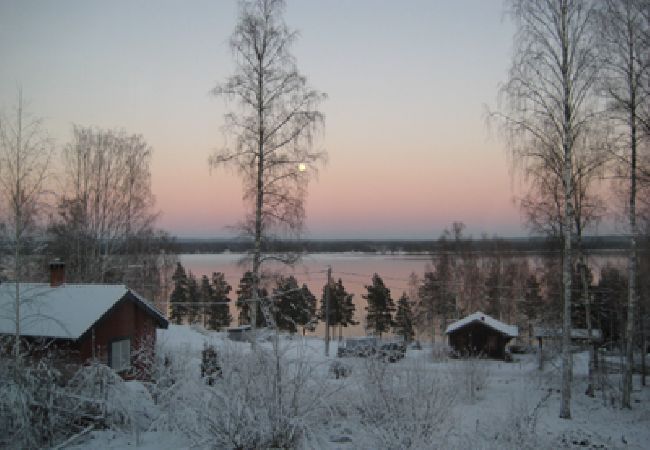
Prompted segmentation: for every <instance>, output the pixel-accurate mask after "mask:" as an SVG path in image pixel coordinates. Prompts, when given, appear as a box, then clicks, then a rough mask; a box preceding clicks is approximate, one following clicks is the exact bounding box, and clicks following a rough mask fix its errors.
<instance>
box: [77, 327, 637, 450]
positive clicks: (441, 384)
mask: <svg viewBox="0 0 650 450" xmlns="http://www.w3.org/2000/svg"><path fill="white" fill-rule="evenodd" d="M158 341H159V344H160V351H163V352H164V353H165V354H166V355H173V356H174V357H175V358H177V359H178V361H179V370H183V371H184V372H182V374H183V376H182V377H181V378H180V379H178V380H177V383H176V386H177V389H179V390H177V391H175V392H174V390H173V389H174V388H173V387H172V388H168V389H166V390H165V391H164V392H163V396H162V397H158V402H157V404H156V405H152V404H151V403H150V402H149V401H147V402H146V408H144V409H146V411H147V414H148V415H155V414H156V411H155V410H156V408H158V414H160V416H159V420H158V422H155V421H154V423H158V425H157V426H154V427H151V428H147V427H146V426H145V425H144V424H142V429H141V432H140V433H138V434H137V435H136V433H134V432H133V431H129V430H124V429H122V430H106V431H94V432H92V433H91V434H90V435H89V436H86V437H84V438H82V439H81V440H80V441H79V442H76V443H75V446H73V447H70V448H74V449H76V450H84V449H95V448H107V449H118V448H142V449H145V450H148V449H153V448H156V449H163V450H165V449H171V448H175V449H176V448H196V449H204V448H205V449H207V448H214V447H215V446H216V447H217V448H230V447H232V445H230V446H228V445H225V444H221V445H219V444H218V443H217V441H215V440H214V439H213V438H210V437H209V436H210V434H209V433H208V434H206V435H202V434H201V433H203V432H204V429H203V428H202V425H201V424H202V423H204V421H206V420H208V421H210V420H212V421H211V422H208V423H210V424H212V425H214V426H218V427H233V426H236V427H241V429H240V433H244V435H243V436H242V435H241V434H239V435H236V436H235V437H236V438H238V439H239V438H243V437H250V436H248V435H247V433H248V434H250V433H252V431H250V430H258V429H259V430H263V429H265V427H266V426H267V425H269V423H271V424H272V421H271V422H268V423H267V421H268V420H269V419H270V418H271V417H270V416H267V415H266V413H262V414H261V415H260V414H257V415H254V416H249V414H250V411H251V410H250V409H247V402H256V401H259V398H258V397H256V395H261V394H264V393H265V392H267V393H268V392H270V390H271V386H272V384H264V385H261V386H260V385H256V384H250V383H251V382H252V381H253V380H258V382H259V381H260V380H262V381H264V380H266V381H268V373H267V372H269V371H270V370H272V368H273V364H274V363H273V360H272V359H273V354H274V353H273V346H272V340H268V339H266V340H262V341H260V342H259V345H258V347H259V352H261V355H266V356H263V357H262V359H259V358H257V359H256V357H255V353H253V352H252V350H251V346H250V344H247V343H242V342H234V341H231V340H229V339H228V338H227V335H226V333H225V332H219V333H215V332H210V331H206V330H203V329H202V328H201V327H189V326H178V325H170V327H169V329H167V330H158ZM279 343H280V346H279V354H280V355H281V358H282V361H283V363H284V364H285V365H287V366H289V365H291V367H293V368H294V369H295V370H288V372H287V373H286V374H285V376H294V375H295V376H298V377H302V378H301V379H303V381H304V382H305V384H304V385H301V386H302V388H300V389H298V388H296V386H298V385H297V384H295V385H293V384H291V383H288V384H286V385H285V388H287V389H292V386H293V388H295V391H291V392H292V396H291V398H295V399H299V402H300V404H299V405H296V408H298V409H297V410H296V411H297V414H298V416H292V415H291V414H293V413H291V411H292V409H291V408H290V409H287V414H288V415H289V416H288V418H287V420H290V419H291V417H299V419H300V420H299V421H298V422H288V423H292V424H293V425H296V424H297V426H300V427H303V428H301V429H302V430H303V431H304V432H305V434H304V440H303V442H302V445H301V446H299V447H298V448H318V449H321V448H322V449H370V448H407V447H409V446H410V447H411V448H494V449H497V448H499V449H502V448H505V449H509V448H510V449H515V448H516V449H526V448H612V449H617V448H621V449H623V448H626V449H642V448H647V443H648V442H650V408H649V406H648V405H650V389H649V388H647V387H641V386H640V385H639V384H638V383H637V384H635V389H634V391H633V393H632V398H633V408H632V409H631V410H621V409H620V408H619V406H618V403H617V401H616V398H617V395H618V392H619V391H618V383H619V375H618V374H608V375H607V380H606V383H605V385H606V386H608V387H607V389H606V390H603V392H602V393H601V392H600V391H599V390H597V391H596V396H595V397H593V398H592V397H588V396H586V395H585V394H584V392H585V387H586V381H587V367H588V364H587V358H588V356H587V353H586V352H583V353H577V354H575V355H574V378H573V389H572V404H571V406H572V419H571V420H565V419H560V418H559V417H558V416H559V408H560V392H559V387H560V370H559V363H558V361H557V360H554V359H553V358H550V360H549V361H548V363H547V364H546V366H545V370H543V371H540V370H538V368H537V359H536V358H537V357H536V355H534V354H524V355H515V358H516V359H515V361H514V362H512V363H505V362H502V361H496V360H462V359H461V360H448V359H444V358H443V359H436V360H434V359H433V358H432V356H431V354H432V353H431V348H427V347H426V346H425V347H424V348H423V350H408V352H407V355H406V358H404V359H402V360H401V361H399V362H397V363H393V364H389V363H384V362H381V361H378V360H375V359H372V358H355V357H350V358H336V357H335V356H334V355H336V347H337V342H336V341H334V342H332V343H331V346H330V355H332V356H330V357H326V356H325V355H324V342H323V340H322V339H320V338H315V337H308V338H303V337H301V336H289V335H286V334H281V335H280V336H279ZM204 345H214V346H215V347H216V348H217V349H218V354H219V356H220V358H221V360H222V361H223V362H222V365H223V369H224V375H223V378H220V379H218V380H217V381H216V382H215V386H206V385H205V384H204V383H203V382H202V380H201V379H200V377H199V375H198V374H199V367H198V366H199V365H200V355H201V350H202V349H203V348H204ZM265 358H271V361H269V362H270V363H271V365H268V363H264V362H263V361H264V359H265ZM255 361H258V362H255ZM335 362H339V363H341V364H345V365H346V367H348V368H349V369H350V374H349V376H348V377H344V378H341V379H336V378H334V377H333V376H332V375H331V374H330V373H329V368H330V367H331V364H332V363H335ZM229 364H235V365H236V367H227V366H228V365H229ZM265 364H267V365H265ZM242 376H243V377H244V378H243V379H244V380H247V381H248V382H249V384H248V385H247V387H245V388H244V387H240V386H239V385H238V384H237V383H238V380H240V377H242ZM232 377H234V378H232ZM256 377H257V378H256ZM265 377H267V378H265ZM635 381H638V378H637V379H635ZM220 383H222V384H223V387H224V388H226V391H222V390H221V389H222V388H221V387H220ZM469 386H471V387H472V388H471V389H470V388H469ZM238 389H239V390H238ZM130 390H131V391H132V392H134V396H136V397H138V398H145V397H146V392H144V389H143V385H141V384H132V385H131V386H130ZM170 394H173V395H171V396H170ZM287 394H288V393H287ZM165 395H166V397H165ZM269 395H270V394H269ZM154 398H156V396H154ZM269 398H272V397H269ZM165 399H167V400H165ZM385 400H389V402H388V403H384V401H385ZM166 401H167V403H165V402H166ZM612 401H613V402H614V403H612ZM138 403H143V402H138ZM219 405H221V406H219ZM261 405H262V406H260V407H269V408H270V409H269V410H268V411H272V408H273V405H266V404H261ZM387 405H392V406H390V408H389V407H388V406H387ZM418 405H420V406H423V405H426V406H430V405H433V406H434V407H433V410H427V409H426V408H420V407H418ZM321 407H322V408H321ZM166 408H167V409H166ZM292 408H293V407H292ZM141 409H143V408H141ZM165 411H167V412H165ZM265 411H266V410H265ZM164 414H172V415H171V416H169V417H168V419H169V420H171V422H164V421H161V419H160V417H162V416H163V415H164ZM386 414H387V415H386ZM427 418H429V419H431V420H430V421H429V422H428V423H429V424H433V425H434V427H433V428H430V427H429V426H426V427H421V426H420V424H421V423H423V422H424V420H425V419H427ZM247 420H250V421H251V422H247ZM238 421H239V422H238ZM184 422H186V423H184ZM165 423H172V424H173V426H174V427H176V428H175V429H174V430H172V429H165V426H163V425H164V424H165ZM247 426H249V427H253V428H246V427H247ZM228 429H230V430H231V431H232V429H231V428H228ZM236 429H239V428H236ZM183 430H184V431H183ZM188 430H189V431H188ZM224 430H225V431H227V429H226V428H224ZM246 430H249V431H246ZM259 430H258V431H259ZM213 431H214V430H213ZM259 432H261V431H259ZM431 433H433V434H431ZM251 436H252V435H251ZM206 439H207V440H206ZM210 439H212V440H210Z"/></svg>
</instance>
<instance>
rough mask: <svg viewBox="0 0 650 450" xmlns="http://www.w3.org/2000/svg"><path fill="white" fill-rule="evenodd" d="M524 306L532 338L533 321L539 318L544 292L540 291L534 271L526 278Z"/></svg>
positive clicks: (529, 334) (529, 333)
mask: <svg viewBox="0 0 650 450" xmlns="http://www.w3.org/2000/svg"><path fill="white" fill-rule="evenodd" d="M522 307H523V308H522V309H523V312H524V314H525V315H526V319H527V321H528V336H529V337H530V338H532V337H533V330H532V323H533V322H534V321H535V320H537V318H538V316H539V313H540V311H541V308H542V294H541V292H540V287H539V282H538V281H537V276H536V275H535V274H534V273H532V274H530V275H529V276H528V278H526V290H525V293H524V303H523V305H522Z"/></svg>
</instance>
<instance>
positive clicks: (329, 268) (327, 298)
mask: <svg viewBox="0 0 650 450" xmlns="http://www.w3.org/2000/svg"><path fill="white" fill-rule="evenodd" d="M330 289H332V266H327V289H325V356H329V355H330Z"/></svg>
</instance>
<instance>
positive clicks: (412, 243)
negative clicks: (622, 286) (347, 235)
mask: <svg viewBox="0 0 650 450" xmlns="http://www.w3.org/2000/svg"><path fill="white" fill-rule="evenodd" d="M582 240H583V248H584V249H585V251H587V252H589V253H594V252H598V253H601V252H605V253H610V252H611V253H619V252H620V253H622V252H625V251H626V250H627V248H628V245H629V237H627V236H625V235H609V236H585V237H583V239H582ZM166 247H169V248H168V249H167V250H169V251H171V252H173V253H177V254H189V253H246V252H249V251H251V250H252V249H253V242H252V240H246V239H240V238H236V239H235V238H233V239H224V238H181V237H179V238H174V239H173V240H172V241H171V242H168V243H167V245H166ZM560 250H561V241H559V240H551V239H548V238H544V237H525V238H486V239H462V240H458V241H455V240H451V239H447V240H440V239H435V240H434V239H431V240H425V239H305V240H278V241H273V242H270V243H267V244H266V247H265V249H264V251H265V252H295V253H359V254H396V255H426V254H429V253H441V252H467V253H481V254H486V253H488V254H489V253H492V252H498V253H506V254H507V253H514V254H522V253H535V254H540V253H555V252H558V251H560ZM641 251H643V250H641Z"/></svg>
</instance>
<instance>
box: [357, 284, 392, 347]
mask: <svg viewBox="0 0 650 450" xmlns="http://www.w3.org/2000/svg"><path fill="white" fill-rule="evenodd" d="M366 290H367V291H368V293H367V294H366V295H363V296H362V297H363V298H364V299H366V300H367V301H368V306H366V311H367V312H368V314H367V316H366V321H367V324H368V330H372V331H374V332H375V333H379V338H380V339H381V336H382V334H383V333H386V332H388V331H390V329H391V327H392V326H393V313H394V312H395V302H393V299H392V298H391V297H390V289H388V288H387V287H386V286H385V285H384V281H383V280H382V279H381V277H380V276H379V275H377V274H376V273H375V274H374V275H373V276H372V285H366Z"/></svg>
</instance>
